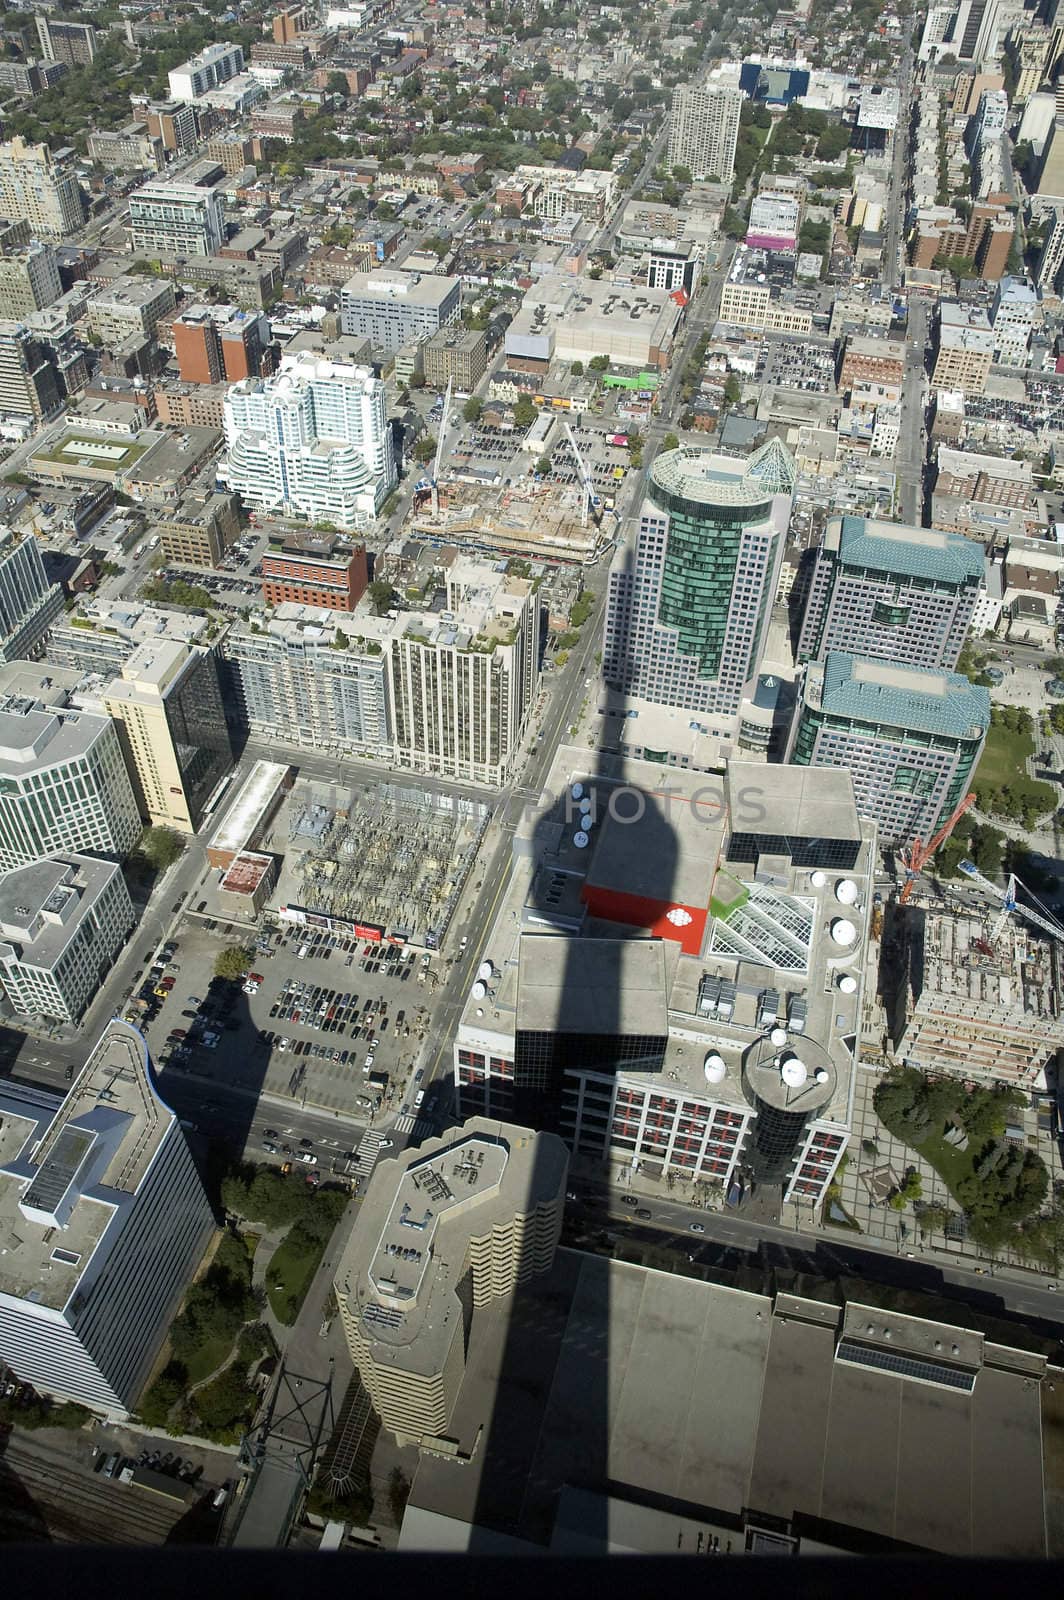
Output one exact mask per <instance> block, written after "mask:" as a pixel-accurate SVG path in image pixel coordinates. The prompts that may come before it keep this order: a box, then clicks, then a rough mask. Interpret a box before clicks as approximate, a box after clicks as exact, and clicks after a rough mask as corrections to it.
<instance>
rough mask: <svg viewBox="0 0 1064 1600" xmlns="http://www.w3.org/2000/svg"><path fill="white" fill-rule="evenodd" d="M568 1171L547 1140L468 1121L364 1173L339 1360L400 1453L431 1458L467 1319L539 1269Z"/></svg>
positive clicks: (344, 1266)
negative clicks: (426, 1450)
mask: <svg viewBox="0 0 1064 1600" xmlns="http://www.w3.org/2000/svg"><path fill="white" fill-rule="evenodd" d="M567 1170H568V1156H567V1154H566V1150H565V1146H564V1145H563V1144H562V1142H561V1140H560V1139H557V1138H555V1137H554V1136H553V1135H552V1134H549V1133H534V1132H533V1131H532V1130H531V1129H529V1128H518V1127H514V1126H512V1125H511V1124H510V1123H507V1122H497V1121H491V1122H489V1121H487V1120H486V1119H484V1118H480V1117H474V1118H472V1119H470V1121H468V1122H467V1123H466V1124H465V1125H464V1126H463V1127H461V1128H455V1129H452V1130H451V1131H450V1132H448V1133H445V1134H443V1135H442V1136H441V1137H440V1138H434V1139H429V1140H427V1141H426V1142H425V1143H424V1144H422V1145H421V1146H420V1148H419V1149H416V1150H415V1149H410V1150H405V1151H403V1152H402V1153H401V1154H400V1155H399V1157H398V1158H397V1159H396V1160H395V1161H385V1162H382V1163H381V1164H380V1165H378V1166H377V1168H376V1169H375V1171H374V1174H373V1179H372V1181H371V1183H370V1185H369V1188H368V1190H367V1192H366V1196H365V1199H364V1200H363V1203H362V1207H361V1209H360V1211H359V1214H358V1217H357V1219H356V1222H355V1226H354V1229H353V1230H352V1232H351V1236H350V1239H349V1241H348V1243H347V1246H346V1248H345V1250H344V1253H343V1255H342V1256H341V1258H340V1261H339V1263H338V1265H337V1269H336V1277H335V1280H334V1282H335V1289H336V1302H337V1305H338V1307H339V1310H340V1319H341V1322H342V1324H343V1329H344V1333H345V1335H346V1338H347V1344H348V1349H349V1350H350V1352H351V1359H352V1361H353V1362H354V1364H355V1366H356V1367H357V1369H358V1372H359V1376H360V1377H361V1379H362V1382H363V1384H364V1385H365V1388H366V1393H367V1394H368V1395H369V1397H370V1400H371V1401H372V1402H373V1407H374V1410H375V1411H376V1412H377V1415H378V1416H379V1417H380V1419H381V1421H382V1423H383V1424H384V1426H385V1427H386V1428H387V1429H388V1430H389V1431H390V1432H391V1433H393V1434H394V1435H395V1436H396V1438H397V1439H398V1441H399V1442H400V1444H419V1445H426V1446H429V1447H431V1445H432V1444H433V1442H435V1441H438V1442H439V1443H440V1445H441V1447H442V1443H443V1436H445V1435H446V1433H447V1429H448V1424H449V1422H450V1419H451V1415H452V1412H453V1409H454V1404H455V1401H456V1399H457V1397H458V1390H459V1388H460V1386H461V1382H462V1377H463V1374H464V1371H465V1350H466V1345H467V1343H468V1340H469V1335H470V1329H471V1326H472V1324H473V1323H474V1321H475V1320H476V1316H477V1312H478V1311H479V1310H481V1309H482V1308H486V1307H488V1306H491V1305H493V1304H496V1303H498V1302H499V1301H500V1300H504V1299H506V1298H508V1297H509V1296H511V1295H512V1294H513V1293H514V1291H515V1290H516V1289H517V1288H518V1286H519V1285H520V1284H522V1283H525V1282H527V1281H528V1280H529V1279H530V1278H532V1277H534V1276H536V1275H537V1274H539V1273H543V1272H548V1271H549V1270H550V1268H551V1266H552V1265H553V1262H554V1254H555V1250H556V1248H557V1244H558V1239H559V1237H560V1234H561V1227H562V1214H563V1211H564V1208H565V1179H566V1173H567Z"/></svg>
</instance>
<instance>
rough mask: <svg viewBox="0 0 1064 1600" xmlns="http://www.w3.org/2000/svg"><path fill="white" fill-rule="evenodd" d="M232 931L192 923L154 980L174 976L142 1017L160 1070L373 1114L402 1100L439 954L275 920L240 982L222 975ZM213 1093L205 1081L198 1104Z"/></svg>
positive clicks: (206, 1103)
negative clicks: (218, 964)
mask: <svg viewBox="0 0 1064 1600" xmlns="http://www.w3.org/2000/svg"><path fill="white" fill-rule="evenodd" d="M226 942H228V941H226V940H225V939H224V938H223V935H222V934H221V933H220V932H217V931H216V932H213V933H212V932H210V931H208V928H207V926H206V925H200V924H196V925H192V926H189V927H188V928H187V929H186V930H185V931H184V932H183V933H182V936H181V938H180V939H179V940H178V942H177V947H176V949H175V950H174V954H173V957H172V959H170V960H169V961H168V962H167V963H166V965H165V966H164V967H163V969H162V971H161V974H160V976H159V978H158V981H157V983H156V984H155V987H158V988H160V989H162V988H163V986H164V984H165V985H168V988H167V989H166V990H165V992H164V993H163V994H162V995H154V996H153V1000H152V1007H153V1009H152V1011H151V1013H150V1014H149V1018H148V1020H147V1024H146V1025H147V1032H148V1038H149V1043H150V1046H151V1051H152V1055H153V1057H154V1058H155V1060H156V1061H157V1062H158V1063H159V1065H160V1067H161V1069H162V1070H163V1071H164V1072H167V1073H179V1074H186V1073H187V1074H190V1075H192V1076H193V1077H194V1078H195V1079H196V1080H208V1083H209V1081H210V1080H214V1081H217V1082H219V1083H225V1084H229V1085H233V1086H236V1087H241V1088H244V1089H247V1090H248V1091H250V1092H253V1093H256V1094H259V1093H267V1094H270V1095H274V1096H277V1097H279V1098H281V1099H283V1100H290V1101H293V1102H294V1103H295V1104H297V1105H299V1106H301V1107H311V1106H313V1107H320V1108H322V1109H324V1110H328V1111H334V1112H337V1113H344V1114H346V1115H353V1116H356V1117H358V1118H359V1119H360V1120H366V1121H370V1120H372V1116H373V1115H374V1114H375V1113H376V1112H377V1110H378V1109H380V1108H381V1107H382V1106H384V1107H389V1108H395V1109H399V1108H401V1106H402V1105H403V1104H404V1103H405V1097H404V1090H405V1089H406V1088H407V1087H408V1086H409V1085H410V1083H411V1078H412V1073H413V1070H414V1063H415V1058H416V1055H417V1052H418V1050H419V1048H420V1046H421V1043H422V1041H423V1039H424V1037H425V1034H426V1031H427V1028H428V1024H429V1009H428V1007H429V1005H430V1003H431V1002H430V998H429V997H430V996H431V994H432V992H433V990H434V988H435V985H436V982H437V976H436V973H435V971H434V962H433V958H431V957H430V958H429V960H428V965H425V958H424V956H422V955H419V954H416V953H415V952H413V951H404V950H402V949H401V948H400V947H399V946H397V945H389V944H384V943H382V944H380V945H374V944H371V943H370V942H369V941H364V940H357V941H356V940H353V939H352V940H343V939H339V938H334V937H331V936H330V935H328V934H325V933H316V934H314V935H310V936H308V935H307V932H306V930H291V931H288V932H281V931H280V930H277V931H274V932H272V933H271V934H269V935H268V936H266V937H264V938H263V939H262V940H261V941H260V943H259V947H258V948H257V949H256V953H255V956H254V960H253V963H252V968H251V971H252V973H253V974H254V981H252V980H250V979H249V981H248V982H247V983H246V984H243V985H242V984H241V983H240V982H239V981H237V982H226V981H224V980H222V979H219V978H216V977H215V976H214V963H215V961H216V959H217V956H218V953H219V951H220V950H221V949H222V948H223V947H224V944H225V943H226ZM278 958H280V959H278ZM171 980H172V981H171ZM415 1093H416V1091H415ZM211 1104H212V1102H211V1099H210V1090H209V1087H208V1084H207V1083H205V1084H204V1099H203V1102H202V1108H203V1109H210V1107H211ZM250 1110H251V1105H250V1102H249V1119H248V1120H249V1124H250V1120H251V1118H250ZM278 1120H279V1121H280V1120H282V1113H281V1112H280V1111H279V1112H278ZM271 1142H275V1143H277V1149H276V1150H275V1151H267V1152H266V1154H268V1155H274V1156H276V1157H277V1159H278V1160H280V1159H283V1158H286V1157H289V1156H293V1155H294V1154H295V1152H293V1151H289V1150H285V1149H284V1148H282V1145H281V1141H280V1140H279V1139H278V1140H277V1141H271ZM305 1164H306V1165H308V1166H309V1165H313V1163H305Z"/></svg>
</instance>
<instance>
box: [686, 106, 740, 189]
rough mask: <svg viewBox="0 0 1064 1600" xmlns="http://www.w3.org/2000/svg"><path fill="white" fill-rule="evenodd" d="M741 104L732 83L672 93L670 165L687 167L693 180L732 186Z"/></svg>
mask: <svg viewBox="0 0 1064 1600" xmlns="http://www.w3.org/2000/svg"><path fill="white" fill-rule="evenodd" d="M742 103H743V97H742V94H741V93H740V91H739V89H737V88H735V87H733V86H732V85H731V84H712V83H710V84H705V85H703V86H702V87H701V88H695V87H693V86H691V85H681V86H680V87H679V88H677V89H675V90H673V96H672V113H671V116H670V120H669V166H670V167H689V168H690V169H691V172H692V174H693V176H694V177H696V178H714V179H716V180H717V182H719V183H731V181H732V178H733V177H734V176H735V146H736V142H737V140H738V138H739V112H740V110H741V108H742Z"/></svg>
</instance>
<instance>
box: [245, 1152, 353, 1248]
mask: <svg viewBox="0 0 1064 1600" xmlns="http://www.w3.org/2000/svg"><path fill="white" fill-rule="evenodd" d="M221 1194H222V1204H223V1206H224V1207H225V1209H226V1211H227V1212H230V1213H231V1214H232V1215H234V1216H238V1217H242V1218H243V1219H244V1220H245V1221H247V1222H256V1223H260V1224H261V1225H262V1226H263V1227H265V1228H281V1227H284V1225H285V1224H286V1223H296V1222H303V1221H306V1220H307V1219H308V1218H311V1217H319V1218H325V1219H326V1220H327V1222H328V1232H327V1233H326V1237H328V1233H331V1232H332V1229H333V1228H334V1227H335V1226H336V1222H337V1220H338V1218H339V1217H340V1214H341V1213H342V1211H343V1209H344V1206H345V1204H346V1203H347V1197H346V1195H344V1194H343V1193H342V1192H341V1191H340V1190H338V1189H324V1188H323V1189H308V1187H307V1185H306V1184H305V1183H304V1182H303V1180H302V1178H301V1177H299V1176H297V1175H296V1174H294V1173H282V1172H279V1171H278V1170H277V1168H276V1167H265V1166H256V1165H255V1164H254V1163H249V1164H247V1165H242V1166H239V1167H237V1168H236V1169H235V1170H234V1171H232V1172H230V1173H228V1174H227V1175H226V1176H225V1177H224V1178H223V1179H222V1188H221ZM311 1226H312V1231H313V1230H314V1229H316V1227H317V1224H311Z"/></svg>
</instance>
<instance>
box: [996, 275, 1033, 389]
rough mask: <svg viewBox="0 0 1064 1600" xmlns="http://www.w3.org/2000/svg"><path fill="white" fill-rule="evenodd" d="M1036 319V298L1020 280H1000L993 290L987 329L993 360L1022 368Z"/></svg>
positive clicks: (1002, 364)
mask: <svg viewBox="0 0 1064 1600" xmlns="http://www.w3.org/2000/svg"><path fill="white" fill-rule="evenodd" d="M1037 317H1038V295H1037V293H1036V291H1035V290H1034V289H1033V288H1032V286H1031V285H1030V284H1029V283H1025V282H1024V281H1023V279H1022V278H1002V279H1001V280H1000V282H999V283H998V285H997V288H996V289H995V290H994V299H993V302H992V303H991V307H990V326H991V327H992V328H993V330H994V359H995V361H997V362H998V364H999V365H1000V366H1003V367H1025V366H1026V365H1027V350H1028V347H1029V345H1030V343H1031V334H1032V333H1033V332H1034V327H1035V321H1036V319H1037Z"/></svg>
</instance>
